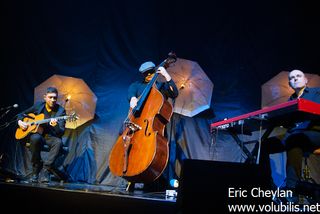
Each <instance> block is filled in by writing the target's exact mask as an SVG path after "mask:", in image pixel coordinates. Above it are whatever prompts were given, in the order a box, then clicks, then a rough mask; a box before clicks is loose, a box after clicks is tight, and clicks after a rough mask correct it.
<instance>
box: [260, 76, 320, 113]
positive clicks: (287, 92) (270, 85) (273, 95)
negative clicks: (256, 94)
mask: <svg viewBox="0 0 320 214" xmlns="http://www.w3.org/2000/svg"><path fill="white" fill-rule="evenodd" d="M288 75H289V72H288V71H281V72H280V73H279V74H277V75H276V76H274V77H273V78H272V79H270V80H269V81H267V82H266V83H264V84H263V85H262V86H261V92H262V96H261V98H262V99H261V107H262V108H264V107H269V106H273V105H276V104H280V103H284V102H286V101H288V99H289V97H290V96H291V94H293V93H294V91H293V90H292V88H290V86H289V80H288ZM305 76H306V77H307V79H308V86H309V87H319V86H320V76H319V75H317V74H310V73H305Z"/></svg>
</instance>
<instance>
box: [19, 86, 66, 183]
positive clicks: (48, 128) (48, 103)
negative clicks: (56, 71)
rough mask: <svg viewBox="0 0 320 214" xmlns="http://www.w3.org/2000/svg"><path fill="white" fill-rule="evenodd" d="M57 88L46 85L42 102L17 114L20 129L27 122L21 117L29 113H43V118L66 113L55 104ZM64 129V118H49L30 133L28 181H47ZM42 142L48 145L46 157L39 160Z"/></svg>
mask: <svg viewBox="0 0 320 214" xmlns="http://www.w3.org/2000/svg"><path fill="white" fill-rule="evenodd" d="M57 98H58V90H57V89H56V88H54V87H48V88H47V91H46V94H45V95H44V102H39V103H36V104H34V105H33V106H32V107H30V108H28V109H26V110H25V111H23V112H21V113H20V114H19V115H18V125H19V127H20V128H21V129H22V130H26V129H27V128H28V124H27V123H26V122H23V118H25V117H27V116H28V114H29V113H33V114H35V115H38V114H44V116H45V118H52V117H59V116H64V115H65V114H66V112H65V109H64V108H63V107H62V106H61V105H59V104H57ZM64 131H65V120H59V121H57V120H56V119H51V120H50V122H49V123H47V124H42V125H41V126H40V127H39V129H38V132H36V133H30V134H29V136H28V140H29V143H30V151H31V153H32V157H31V163H32V174H31V176H30V178H29V179H28V182H33V183H37V182H42V183H46V182H49V176H50V171H51V170H52V164H53V162H54V161H55V159H56V158H57V156H58V154H59V150H60V147H61V146H62V139H61V138H62V135H63V134H64ZM44 144H47V145H48V146H49V153H48V158H47V159H46V160H41V155H40V153H41V148H42V146H43V145H44Z"/></svg>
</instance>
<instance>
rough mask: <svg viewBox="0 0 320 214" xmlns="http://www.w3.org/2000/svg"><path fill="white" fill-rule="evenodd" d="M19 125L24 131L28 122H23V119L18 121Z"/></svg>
mask: <svg viewBox="0 0 320 214" xmlns="http://www.w3.org/2000/svg"><path fill="white" fill-rule="evenodd" d="M18 125H19V127H20V128H21V129H22V130H23V131H24V130H26V129H27V128H28V124H27V123H26V122H23V121H22V120H19V121H18Z"/></svg>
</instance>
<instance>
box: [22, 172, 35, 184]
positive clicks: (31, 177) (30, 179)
mask: <svg viewBox="0 0 320 214" xmlns="http://www.w3.org/2000/svg"><path fill="white" fill-rule="evenodd" d="M38 178H39V176H38V174H37V173H32V174H31V175H29V176H27V178H26V179H22V180H21V183H26V184H31V183H38Z"/></svg>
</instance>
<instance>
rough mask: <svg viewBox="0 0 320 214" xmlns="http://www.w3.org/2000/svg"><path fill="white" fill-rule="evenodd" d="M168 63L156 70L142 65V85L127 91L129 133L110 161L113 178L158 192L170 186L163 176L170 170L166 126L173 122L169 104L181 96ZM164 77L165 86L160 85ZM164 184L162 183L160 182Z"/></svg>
mask: <svg viewBox="0 0 320 214" xmlns="http://www.w3.org/2000/svg"><path fill="white" fill-rule="evenodd" d="M167 66H168V62H167V61H164V63H162V64H160V65H159V66H156V65H155V64H154V63H153V62H151V61H147V62H144V63H142V64H141V66H140V68H139V72H140V73H141V74H142V77H143V79H142V80H141V81H136V82H133V83H132V84H131V85H130V86H129V88H128V101H129V103H130V111H129V116H128V117H127V119H126V122H125V124H126V127H127V128H126V130H124V132H123V133H122V135H121V136H120V137H119V138H118V140H117V142H116V144H115V145H114V146H113V148H112V151H111V153H110V157H109V167H110V170H111V172H112V173H113V174H115V175H117V176H121V177H124V178H125V179H126V180H128V181H129V182H133V183H135V182H138V183H145V185H150V186H153V185H154V187H155V188H157V187H156V186H158V187H159V186H161V185H163V184H162V183H160V182H162V181H164V182H165V183H166V184H164V185H167V184H168V183H169V181H168V180H166V179H167V178H165V176H163V175H162V174H165V173H163V172H164V171H166V170H167V168H168V167H167V164H168V159H169V149H168V148H169V145H168V140H167V139H166V138H167V136H166V131H165V125H166V124H167V123H168V122H169V121H170V118H171V116H172V112H173V107H172V105H171V104H170V103H169V102H168V101H167V100H168V98H171V99H174V98H176V97H177V96H178V93H179V92H178V89H177V86H176V84H175V83H174V81H173V80H172V78H171V76H170V75H169V73H168V72H167V70H166V68H165V67H167ZM159 74H160V75H162V76H163V77H164V79H165V81H164V82H160V81H157V76H158V75H159ZM160 177H161V179H159V178H160ZM159 180H161V181H159Z"/></svg>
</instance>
